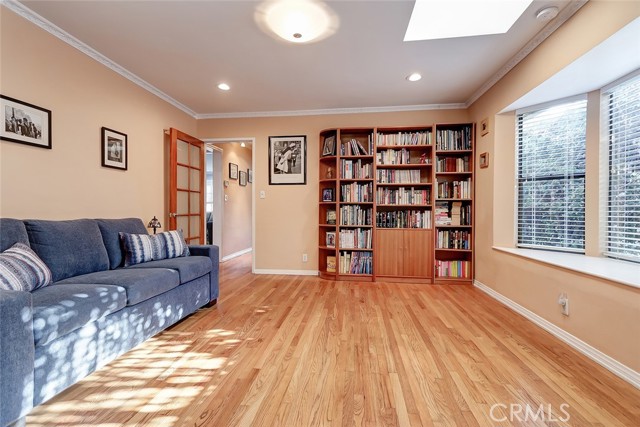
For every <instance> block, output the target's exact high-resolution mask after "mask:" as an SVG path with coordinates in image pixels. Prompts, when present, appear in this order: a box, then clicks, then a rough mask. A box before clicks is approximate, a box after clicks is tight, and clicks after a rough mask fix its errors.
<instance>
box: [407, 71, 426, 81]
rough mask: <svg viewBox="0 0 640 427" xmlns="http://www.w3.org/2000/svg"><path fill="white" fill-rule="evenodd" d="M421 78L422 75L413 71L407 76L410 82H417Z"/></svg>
mask: <svg viewBox="0 0 640 427" xmlns="http://www.w3.org/2000/svg"><path fill="white" fill-rule="evenodd" d="M421 78H422V75H421V74H420V73H413V74H409V75H408V76H407V80H409V81H410V82H417V81H418V80H420V79H421Z"/></svg>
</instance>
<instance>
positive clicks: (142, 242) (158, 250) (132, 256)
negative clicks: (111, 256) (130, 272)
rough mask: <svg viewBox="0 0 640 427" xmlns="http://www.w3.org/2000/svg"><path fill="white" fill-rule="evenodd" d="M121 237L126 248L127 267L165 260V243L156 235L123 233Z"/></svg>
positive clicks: (125, 259) (125, 263)
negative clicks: (155, 260)
mask: <svg viewBox="0 0 640 427" xmlns="http://www.w3.org/2000/svg"><path fill="white" fill-rule="evenodd" d="M119 235H120V241H121V242H122V247H123V248H124V266H125V267H129V266H130V265H135V264H140V263H143V262H147V261H152V260H154V259H162V258H163V256H162V255H163V254H164V252H165V250H164V247H163V242H162V240H161V239H158V238H157V236H156V235H150V234H129V233H123V232H120V233H119Z"/></svg>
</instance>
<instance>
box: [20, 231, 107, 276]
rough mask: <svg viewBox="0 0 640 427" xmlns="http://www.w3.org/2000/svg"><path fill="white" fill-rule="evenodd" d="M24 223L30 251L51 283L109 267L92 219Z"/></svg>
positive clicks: (98, 233) (102, 244) (100, 236)
mask: <svg viewBox="0 0 640 427" xmlns="http://www.w3.org/2000/svg"><path fill="white" fill-rule="evenodd" d="M24 223H25V226H26V228H27V233H28V235H29V243H30V246H31V249H33V250H34V251H35V253H37V254H38V256H39V257H40V258H41V259H42V260H43V261H44V262H45V264H47V266H49V268H50V269H51V272H52V273H53V281H54V282H57V281H59V280H62V279H66V278H67V277H72V276H77V275H80V274H86V273H93V272H95V271H102V270H107V269H108V268H109V255H107V249H106V248H105V247H104V243H103V242H102V234H100V228H99V227H98V223H97V222H96V221H95V220H92V219H75V220H70V221H44V220H26V221H25V222H24Z"/></svg>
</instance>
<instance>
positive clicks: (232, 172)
mask: <svg viewBox="0 0 640 427" xmlns="http://www.w3.org/2000/svg"><path fill="white" fill-rule="evenodd" d="M229 179H238V165H236V164H235V163H229Z"/></svg>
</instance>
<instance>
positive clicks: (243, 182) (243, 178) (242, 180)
mask: <svg viewBox="0 0 640 427" xmlns="http://www.w3.org/2000/svg"><path fill="white" fill-rule="evenodd" d="M239 174H240V185H241V186H242V187H246V186H247V173H246V172H245V171H240V172H239Z"/></svg>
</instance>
